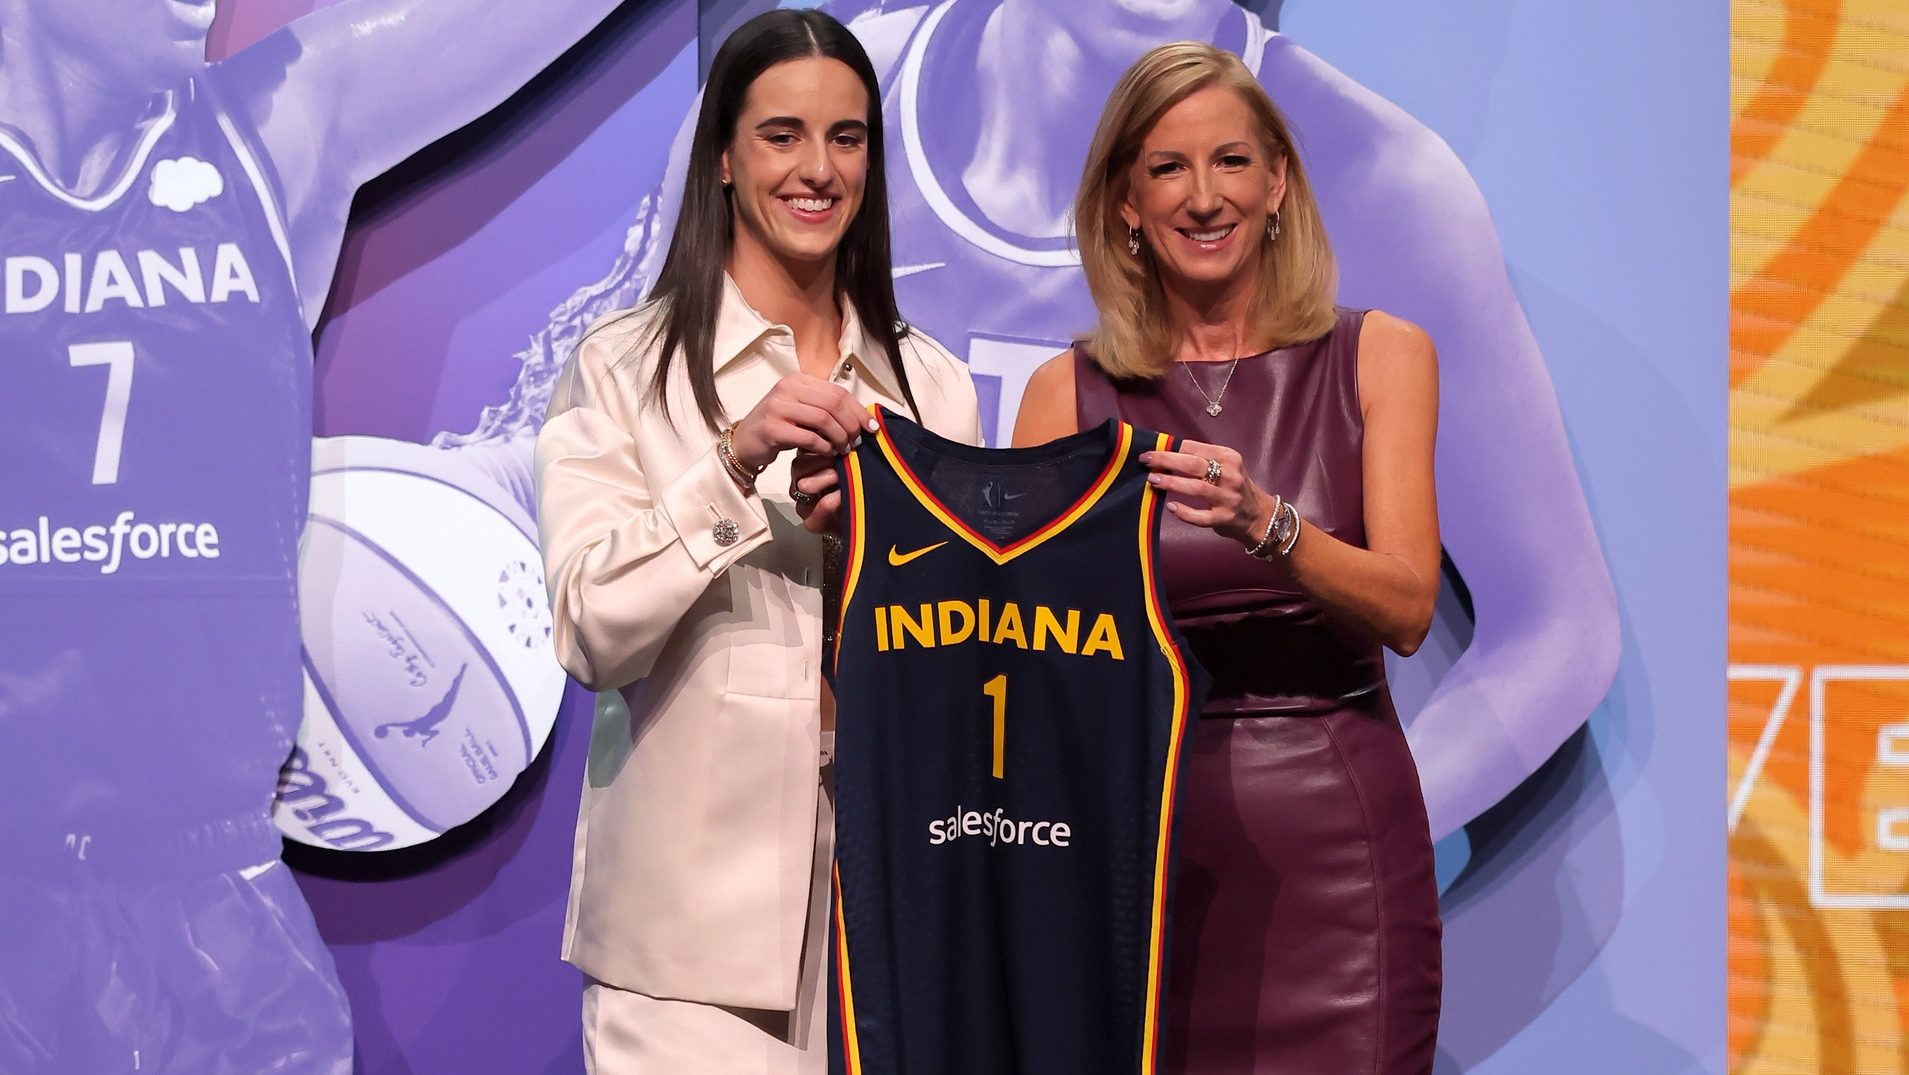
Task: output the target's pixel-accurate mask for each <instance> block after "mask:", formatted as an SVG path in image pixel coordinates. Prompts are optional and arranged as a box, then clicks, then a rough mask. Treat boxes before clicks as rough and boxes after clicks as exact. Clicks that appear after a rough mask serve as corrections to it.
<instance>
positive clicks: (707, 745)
mask: <svg viewBox="0 0 1909 1075" xmlns="http://www.w3.org/2000/svg"><path fill="white" fill-rule="evenodd" d="M844 307H845V309H844V314H845V316H844V318H843V323H842V334H841V339H840V348H839V357H838V359H837V360H836V362H835V364H834V366H833V367H832V369H831V379H832V380H834V381H835V383H837V384H840V385H841V386H842V387H843V388H845V389H847V390H848V391H849V393H850V394H851V395H853V396H854V397H855V398H856V399H857V400H859V401H861V402H862V403H864V404H869V403H880V404H883V405H884V406H887V407H890V408H892V409H894V410H897V411H899V412H901V413H908V410H909V409H908V407H907V406H906V404H905V403H904V402H903V400H902V398H901V390H900V387H899V384H898V382H897V381H896V379H895V375H894V370H893V367H892V365H891V362H890V360H889V358H888V357H887V356H885V355H884V354H882V353H881V351H880V350H879V345H878V344H876V343H875V342H874V341H873V340H872V338H871V337H869V336H867V335H866V334H865V333H864V332H863V329H862V325H861V322H860V321H859V319H858V318H857V317H856V315H855V312H854V311H853V310H852V309H849V308H848V304H846V303H844ZM656 313H657V310H656V308H655V307H654V306H642V307H638V308H636V309H634V310H631V311H626V312H624V313H622V314H619V315H614V316H612V317H610V318H606V319H605V320H604V321H602V322H600V323H599V324H598V325H596V326H595V327H594V328H593V329H592V331H591V332H590V333H589V334H588V335H587V336H586V337H585V339H584V341H583V343H582V344H581V346H579V348H578V349H577V354H576V355H575V356H574V357H573V358H572V359H571V360H570V362H569V364H568V365H567V366H566V367H565V369H564V371H563V373H562V374H561V375H560V377H559V379H558V382H557V385H556V387H555V390H554V392H553V394H552V396H551V401H550V408H549V411H548V413H547V415H546V417H545V421H544V426H543V431H542V433H541V434H540V435H539V437H538V439H537V492H538V522H539V527H540V529H541V533H542V542H543V554H544V565H545V572H546V577H547V579H548V582H549V587H550V597H551V613H552V619H553V622H554V624H555V640H556V649H557V656H558V659H559V660H560V661H561V662H562V664H563V666H564V668H565V670H567V671H568V672H569V673H570V674H571V675H572V676H574V677H575V678H576V679H577V680H578V681H579V682H581V683H583V684H584V685H585V686H587V687H590V688H591V689H593V690H596V691H599V692H601V693H600V694H599V695H598V699H597V707H596V719H595V722H594V726H593V728H592V730H591V736H590V757H589V762H588V769H587V772H586V774H585V779H584V787H583V800H582V803H581V805H580V807H579V811H578V819H577V836H576V848H575V854H574V859H573V862H572V868H571V879H570V902H569V907H568V912H567V914H566V917H565V926H564V945H563V954H564V958H565V959H567V960H568V961H569V962H571V963H573V964H575V965H576V966H577V967H578V968H580V969H581V970H582V971H583V972H584V973H586V974H588V975H590V976H591V977H593V978H595V979H597V980H599V981H602V982H606V983H609V984H610V985H613V986H616V987H618V988H621V989H628V990H632V991H635V992H639V993H646V994H649V995H651V996H657V997H665V998H670V999H678V1000H689V1001H696V1002H699V1003H707V1004H722V1005H730V1006H736V1007H748V1008H763V1009H774V1010H789V1009H792V1008H793V1007H794V1005H795V1000H796V985H797V977H798V971H799V965H800V960H801V954H802V944H803V930H804V924H805V920H806V918H807V912H808V905H809V891H810V887H809V886H810V882H811V877H812V870H813V854H812V852H813V848H814V841H815V815H816V776H817V774H816V761H817V751H818V747H819V740H820V702H819V700H820V688H821V679H822V669H821V658H822V592H821V585H822V540H821V538H819V537H818V536H816V535H814V534H811V533H809V532H808V531H806V530H804V529H803V528H802V523H801V520H800V518H799V517H798V516H797V514H796V512H795V508H794V505H793V503H792V502H791V501H790V499H789V481H790V477H789V465H790V461H791V458H792V456H793V453H789V452H785V453H783V454H782V455H781V456H779V457H778V458H777V459H776V461H775V462H774V463H772V464H770V466H769V468H768V469H767V470H766V471H764V472H763V473H762V474H761V475H760V476H759V477H758V478H757V479H756V491H755V492H754V493H745V492H744V491H743V489H742V488H741V487H740V486H738V485H737V483H736V482H735V481H734V480H733V479H732V478H731V477H730V476H729V473H728V471H727V470H726V469H725V468H724V466H723V462H722V459H721V457H720V455H719V454H718V452H717V448H716V442H717V433H716V431H715V430H712V429H710V428H709V426H708V425H707V424H706V423H705V422H704V421H703V418H702V416H701V415H700V414H699V413H698V412H697V410H696V405H695V400H694V397H693V395H692V393H691V388H690V384H689V376H688V374H687V372H686V371H685V363H684V362H683V361H682V360H681V356H680V355H679V356H678V357H677V360H675V361H673V362H672V363H671V369H670V381H669V390H668V392H667V393H666V404H659V403H658V402H657V401H655V400H654V399H653V398H652V397H651V392H650V383H651V377H652V375H653V373H654V371H655V369H656V361H657V356H656V354H655V353H654V346H653V345H652V344H650V343H649V342H648V336H649V333H648V332H647V330H648V329H649V328H650V326H651V325H652V324H653V321H654V318H655V316H656ZM901 351H902V355H901V360H902V361H903V362H904V363H905V368H906V370H907V373H908V381H909V387H910V389H911V390H912V391H913V393H914V397H915V402H916V403H917V404H918V405H919V406H920V415H919V418H920V420H921V422H922V423H923V424H924V425H926V426H928V427H929V428H930V429H933V430H934V431H936V432H938V433H940V434H942V435H943V436H947V437H950V438H953V439H956V440H961V441H966V442H968V443H979V442H980V436H981V434H980V418H979V413H978V410H977V406H976V400H975V390H974V385H973V382H972V381H971V380H970V378H969V375H968V369H967V367H966V366H965V365H964V364H962V363H961V362H960V360H958V359H956V358H955V357H954V356H953V355H951V354H949V352H948V351H947V350H946V349H945V348H943V347H942V346H941V345H940V344H938V343H936V342H935V341H934V340H931V339H929V338H927V337H925V336H923V335H921V334H920V333H916V332H911V333H909V334H908V335H907V336H905V337H904V338H903V340H902V345H901ZM715 365H716V370H715V373H716V390H717V394H718V396H719V398H720V399H721V401H722V406H723V410H724V411H725V413H726V414H727V415H728V416H729V418H730V420H735V419H740V418H741V417H742V416H744V415H745V414H747V413H748V412H749V411H750V410H751V409H752V408H753V407H754V406H755V405H756V404H757V403H758V402H759V401H760V400H761V399H762V398H763V397H764V396H765V395H767V394H768V392H769V390H770V388H772V387H773V386H774V385H775V383H776V382H777V381H779V380H781V379H782V378H783V377H785V376H787V375H789V374H792V373H795V372H796V371H797V369H798V365H797V361H796V351H795V336H794V333H792V332H791V331H790V330H789V329H788V328H787V327H786V326H782V325H777V324H774V323H772V322H770V321H769V320H768V319H766V318H764V317H763V316H762V315H761V314H759V313H757V312H756V311H755V310H754V309H752V308H750V306H749V304H748V303H747V302H746V301H745V300H744V299H743V297H742V293H741V292H740V291H739V290H738V289H737V288H736V285H735V283H734V282H733V281H731V280H729V279H728V278H727V277H725V278H724V290H723V302H722V307H721V313H720V317H719V321H718V324H717V330H716V341H715Z"/></svg>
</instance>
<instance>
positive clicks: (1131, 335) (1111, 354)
mask: <svg viewBox="0 0 1909 1075" xmlns="http://www.w3.org/2000/svg"><path fill="white" fill-rule="evenodd" d="M1208 86H1224V87H1226V88H1227V89H1230V90H1232V91H1233V92H1234V93H1237V94H1239V96H1240V99H1241V100H1242V101H1244V102H1246V106H1247V108H1248V109H1249V110H1250V111H1251V112H1252V114H1253V118H1254V120H1255V121H1256V125H1257V126H1258V128H1259V132H1258V133H1259V137H1260V142H1261V145H1262V150H1263V152H1264V153H1265V154H1266V160H1267V163H1268V164H1269V165H1271V164H1273V163H1275V162H1277V161H1278V160H1280V159H1281V158H1284V159H1285V161H1286V196H1285V198H1284V200H1283V201H1282V202H1281V203H1280V213H1279V239H1278V240H1277V241H1276V242H1261V243H1260V272H1259V291H1258V294H1257V295H1256V296H1255V298H1254V301H1253V307H1252V311H1251V313H1250V315H1249V318H1250V320H1249V322H1248V324H1247V338H1248V339H1251V340H1253V341H1254V342H1256V343H1264V344H1266V345H1267V346H1270V347H1284V346H1287V345H1290V344H1295V343H1302V342H1304V341H1307V340H1313V339H1317V338H1319V337H1320V336H1323V335H1325V334H1326V332H1328V331H1329V330H1330V329H1331V328H1332V324H1333V316H1334V315H1333V300H1334V297H1335V295H1336V293H1337V290H1338V269H1337V267H1336V266H1335V265H1334V263H1333V259H1332V247H1331V246H1330V245H1329V244H1328V243H1327V241H1326V229H1325V225H1324V224H1323V223H1322V222H1321V221H1320V219H1319V203H1318V202H1317V201H1315V200H1314V198H1313V194H1312V186H1311V185H1310V184H1309V183H1308V182H1307V181H1306V170H1305V169H1304V168H1303V167H1301V166H1300V163H1299V154H1298V153H1297V152H1296V150H1295V147H1294V144H1293V138H1292V130H1291V128H1290V127H1289V126H1288V125H1287V123H1286V117H1285V116H1283V115H1281V114H1280V111H1279V108H1278V106H1276V105H1274V104H1273V100H1272V98H1271V97H1268V96H1267V95H1266V90H1265V88H1264V87H1262V86H1261V85H1260V84H1259V80H1258V79H1257V78H1255V77H1253V73H1252V72H1251V71H1249V70H1247V69H1246V65H1245V64H1244V63H1241V62H1240V58H1239V57H1237V56H1235V55H1233V54H1232V53H1230V52H1227V51H1225V50H1224V49H1218V48H1215V47H1213V46H1212V45H1209V44H1206V43H1204V42H1199V41H1175V42H1173V43H1171V44H1166V45H1161V46H1159V47H1157V48H1155V49H1153V50H1152V51H1150V52H1148V53H1147V54H1146V55H1145V56H1142V57H1140V59H1138V60H1136V61H1135V62H1134V65H1133V66H1132V67H1129V68H1128V69H1127V73H1126V74H1124V75H1121V76H1120V82H1119V83H1118V84H1117V85H1115V86H1114V91H1113V94H1112V95H1111V96H1109V97H1108V98H1107V107H1106V108H1105V109H1104V110H1103V111H1102V112H1101V115H1100V125H1099V127H1098V128H1096V129H1095V131H1094V142H1093V145H1092V147H1091V148H1090V149H1089V150H1088V152H1087V166H1086V168H1085V170H1083V171H1082V173H1081V179H1080V191H1079V192H1078V193H1077V194H1075V196H1074V228H1075V236H1076V242H1077V243H1078V244H1079V247H1080V262H1081V268H1082V269H1083V270H1084V271H1085V272H1086V274H1087V288H1088V290H1089V291H1090V292H1092V293H1093V296H1094V306H1095V309H1096V311H1097V314H1098V318H1099V320H1098V323H1097V324H1096V325H1095V326H1094V330H1093V331H1092V332H1091V333H1089V334H1088V335H1087V336H1086V337H1085V338H1084V339H1083V340H1081V341H1080V343H1081V344H1084V345H1085V346H1086V348H1087V351H1088V354H1089V356H1090V357H1091V358H1092V359H1093V360H1094V361H1095V362H1096V363H1097V364H1099V366H1100V367H1101V369H1103V370H1105V371H1106V372H1107V374H1108V375H1109V376H1112V377H1116V378H1135V377H1142V378H1151V377H1158V376H1160V375H1162V374H1164V373H1166V372H1167V371H1168V370H1170V369H1172V368H1173V354H1174V350H1175V348H1176V346H1177V344H1178V343H1179V340H1178V338H1177V331H1178V330H1177V329H1176V327H1175V325H1174V324H1173V322H1172V319H1171V317H1170V316H1169V314H1168V311H1167V305H1166V296H1165V291H1164V288H1163V285H1162V283H1161V280H1160V274H1159V272H1158V270H1156V268H1155V267H1154V264H1153V255H1152V254H1151V253H1150V252H1149V251H1148V250H1147V249H1146V248H1145V247H1143V248H1142V249H1141V251H1140V254H1139V255H1138V256H1135V255H1133V254H1130V253H1129V252H1128V250H1127V226H1126V224H1125V222H1124V221H1122V220H1121V218H1120V207H1121V205H1122V203H1123V202H1125V201H1126V198H1127V191H1128V186H1129V183H1130V181H1131V174H1132V169H1133V165H1134V161H1135V160H1136V159H1137V158H1138V157H1139V155H1140V146H1141V142H1142V141H1143V140H1144V139H1145V138H1146V135H1147V132H1148V131H1150V130H1152V128H1153V125H1154V124H1155V123H1157V122H1158V121H1159V119H1160V117H1161V116H1162V115H1164V114H1165V113H1166V111H1167V110H1168V109H1170V108H1172V107H1173V106H1174V105H1176V104H1178V103H1180V102H1181V101H1183V100H1185V99H1186V98H1187V97H1190V96H1192V95H1193V94H1194V93H1195V92H1197V91H1199V90H1203V89H1205V88H1207V87H1208Z"/></svg>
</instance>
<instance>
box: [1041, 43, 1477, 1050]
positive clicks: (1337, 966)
mask: <svg viewBox="0 0 1909 1075" xmlns="http://www.w3.org/2000/svg"><path fill="white" fill-rule="evenodd" d="M1074 212H1075V220H1076V228H1077V231H1078V235H1079V244H1080V253H1081V262H1082V266H1083V268H1084V270H1085V272H1086V275H1087V282H1088V286H1089V289H1090V290H1091V291H1092V293H1093V296H1094V301H1095V306H1096V308H1097V314H1098V324H1097V325H1096V327H1095V328H1094V330H1093V331H1092V332H1091V333H1090V334H1089V335H1088V336H1087V337H1086V338H1084V339H1082V340H1080V341H1078V342H1077V343H1076V345H1075V346H1074V347H1073V348H1072V349H1071V350H1069V351H1068V352H1066V353H1065V354H1062V355H1060V356H1059V357H1057V358H1055V359H1053V360H1051V361H1049V362H1048V363H1047V364H1046V365H1044V366H1043V367H1042V368H1041V369H1040V370H1039V371H1038V372H1037V373H1036V374H1035V376H1034V377H1033V379H1032V380H1031V381H1030V382H1029V385H1028V390H1027V395H1026V397H1025V399H1024V401H1023V403H1022V408H1021V412H1020V417H1019V421H1018V422H1017V425H1016V428H1015V436H1014V439H1015V442H1016V443H1017V444H1035V443H1040V442H1043V441H1046V440H1049V439H1052V438H1053V437H1056V436H1060V435H1063V434H1067V433H1072V432H1074V431H1076V430H1078V429H1081V428H1085V427H1087V426H1089V425H1092V424H1094V423H1096V422H1099V421H1101V420H1103V419H1104V418H1106V417H1108V416H1109V415H1118V416H1119V417H1121V418H1123V419H1125V420H1127V421H1129V422H1133V423H1135V424H1137V425H1140V426H1142V427H1144V428H1150V429H1158V430H1162V431H1165V432H1169V433H1173V434H1176V435H1178V436H1181V437H1184V438H1185V439H1186V442H1185V443H1184V445H1183V451H1180V452H1165V453H1155V454H1154V455H1152V457H1151V458H1148V457H1143V459H1144V460H1145V461H1147V462H1148V465H1149V466H1150V467H1151V469H1152V470H1153V475H1152V477H1151V478H1150V479H1149V480H1150V481H1153V482H1154V483H1155V484H1156V485H1157V486H1158V487H1159V488H1160V489H1161V490H1162V491H1164V492H1165V493H1167V494H1168V495H1169V497H1170V498H1171V499H1170V502H1169V504H1168V511H1169V512H1170V513H1171V518H1170V519H1168V520H1167V521H1166V522H1165V523H1164V524H1163V526H1162V531H1161V557H1162V574H1163V577H1164V578H1165V581H1166V585H1167V589H1168V595H1169V598H1170V601H1171V604H1172V611H1173V615H1174V618H1175V620H1176V622H1177V623H1178V625H1179V627H1180V629H1181V631H1182V632H1184V634H1185V635H1186V637H1187V640H1188V642H1189V644H1190V646H1191V648H1192V650H1193V652H1194V653H1195V655H1196V656H1197V657H1198V658H1199V660H1200V663H1201V664H1203V665H1204V666H1205V667H1206V668H1207V670H1208V672H1209V673H1210V674H1211V675H1212V677H1213V690H1212V692H1211V694H1210V696H1209V698H1208V702H1207V707H1206V710H1205V712H1204V713H1203V714H1202V718H1203V719H1202V720H1201V722H1200V724H1199V727H1198V729H1197V732H1196V735H1195V741H1194V750H1193V756H1192V759H1191V762H1190V764H1191V770H1190V772H1189V774H1188V779H1187V781H1186V782H1185V783H1184V784H1183V785H1182V786H1183V787H1184V788H1185V789H1186V790H1185V792H1184V795H1185V799H1184V800H1183V802H1182V803H1181V806H1180V817H1181V825H1182V830H1181V842H1180V851H1181V860H1180V865H1179V873H1178V887H1177V890H1176V894H1175V907H1174V936H1173V946H1174V947H1173V955H1172V960H1171V965H1172V967H1173V980H1172V983H1171V988H1170V992H1169V1004H1170V1007H1171V1015H1170V1017H1169V1018H1170V1020H1171V1027H1172V1039H1171V1040H1170V1042H1169V1046H1168V1054H1167V1055H1168V1060H1169V1063H1168V1065H1167V1070H1170V1071H1186V1072H1222V1071H1224V1072H1233V1071H1278V1072H1296V1073H1311V1072H1320V1073H1324V1072H1332V1073H1338V1072H1360V1073H1386V1075H1391V1073H1406V1072H1429V1071H1430V1070H1431V1066H1432V1056H1433V1045H1434V1040H1435V1037H1436V1033H1437V1026H1438V1010H1439V990H1440V969H1439V968H1440V956H1439V937H1440V924H1439V918H1438V897H1437V891H1436V885H1435V882H1434V877H1433V867H1432V844H1431V837H1430V831H1429V827H1428V825H1427V821H1426V813H1425V802H1424V798H1423V796H1422V794H1421V792H1420V789H1419V782H1418V774H1417V770H1416V768H1415V767H1414V764H1413V761H1412V756H1411V753H1410V752H1409V750H1408V749H1407V747H1406V742H1405V736H1404V732H1403V730H1402V729H1401V727H1400V725H1399V721H1398V717H1397V714H1396V713H1395V712H1394V711H1393V707H1392V702H1391V697H1390V695H1389V693H1388V691H1387V688H1386V682H1385V666H1384V662H1383V660H1382V655H1381V649H1380V647H1381V646H1386V647H1390V648H1391V649H1393V650H1394V651H1396V652H1398V653H1400V654H1410V653H1411V652H1412V651H1413V650H1414V649H1416V648H1417V647H1418V644H1419V643H1420V642H1421V641H1422V640H1423V638H1424V637H1425V632H1426V630H1427V628H1428V626H1429V625H1430V622H1431V617H1432V605H1433V600H1434V598H1435V596H1436V594H1437V591H1438V579H1439V539H1438V516H1437V508H1436V501H1435V498H1434V494H1433V481H1432V448H1433V441H1434V435H1435V430H1436V425H1437V407H1438V385H1437V363H1436V359H1435V356H1434V353H1433V348H1432V344H1431V341H1430V340H1429V339H1428V338H1427V337H1426V335H1425V333H1423V332H1422V331H1420V330H1419V329H1418V328H1417V327H1416V326H1413V325H1411V324H1409V323H1407V322H1404V321H1401V320H1399V319H1397V318H1394V317H1390V316H1388V315H1386V314H1384V313H1381V312H1379V311H1358V310H1345V309H1337V308H1335V307H1334V305H1333V296H1334V289H1335V286H1336V273H1335V270H1334V265H1333V257H1332V251H1331V248H1330V247H1329V245H1328V244H1327V241H1326V236H1325V231H1324V227H1323V225H1322V224H1321V222H1320V216H1319V211H1318V208H1317V205H1316V203H1315V201H1314V199H1313V196H1312V192H1311V190H1310V189H1309V187H1308V185H1307V182H1306V173H1305V169H1304V168H1303V167H1302V166H1301V163H1300V160H1299V157H1298V155H1297V153H1296V152H1295V149H1294V142H1293V139H1292V136H1291V133H1290V131H1289V129H1288V127H1287V124H1286V121H1285V119H1284V118H1283V117H1282V116H1281V115H1280V113H1279V110H1278V109H1277V108H1276V107H1275V106H1274V104H1273V102H1272V101H1271V99H1270V98H1268V96H1267V94H1266V91H1265V90H1264V89H1263V88H1262V87H1261V86H1260V84H1259V82H1258V80H1256V79H1255V78H1254V77H1253V76H1252V73H1251V72H1250V71H1248V70H1247V68H1246V67H1245V65H1244V64H1242V63H1241V62H1240V60H1239V59H1238V58H1237V57H1235V56H1234V55H1232V54H1231V53H1228V52H1224V51H1222V50H1220V49H1216V48H1214V47H1212V46H1210V45H1206V44H1202V43H1196V42H1178V43H1175V44H1170V45H1163V46H1161V47H1159V48H1156V49H1154V50H1152V51H1151V52H1149V53H1147V54H1146V55H1145V56H1143V57H1141V58H1140V60H1139V61H1137V62H1136V63H1135V64H1134V65H1133V66H1132V67H1131V68H1129V69H1128V71H1127V72H1126V74H1125V75H1124V76H1122V78H1121V80H1120V82H1119V83H1118V85H1116V87H1115V88H1114V91H1113V94H1112V96H1111V97H1110V98H1109V100H1108V102H1107V105H1106V108H1105V111H1104V112H1103V114H1102V116H1101V120H1100V124H1099V128H1098V130H1097V131H1096V133H1095V135H1094V141H1093V145H1092V148H1091V150H1090V151H1089V155H1088V161H1087V166H1086V170H1085V173H1084V175H1083V177H1082V180H1081V186H1080V190H1079V193H1078V195H1077V197H1076V199H1075V207H1074Z"/></svg>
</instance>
